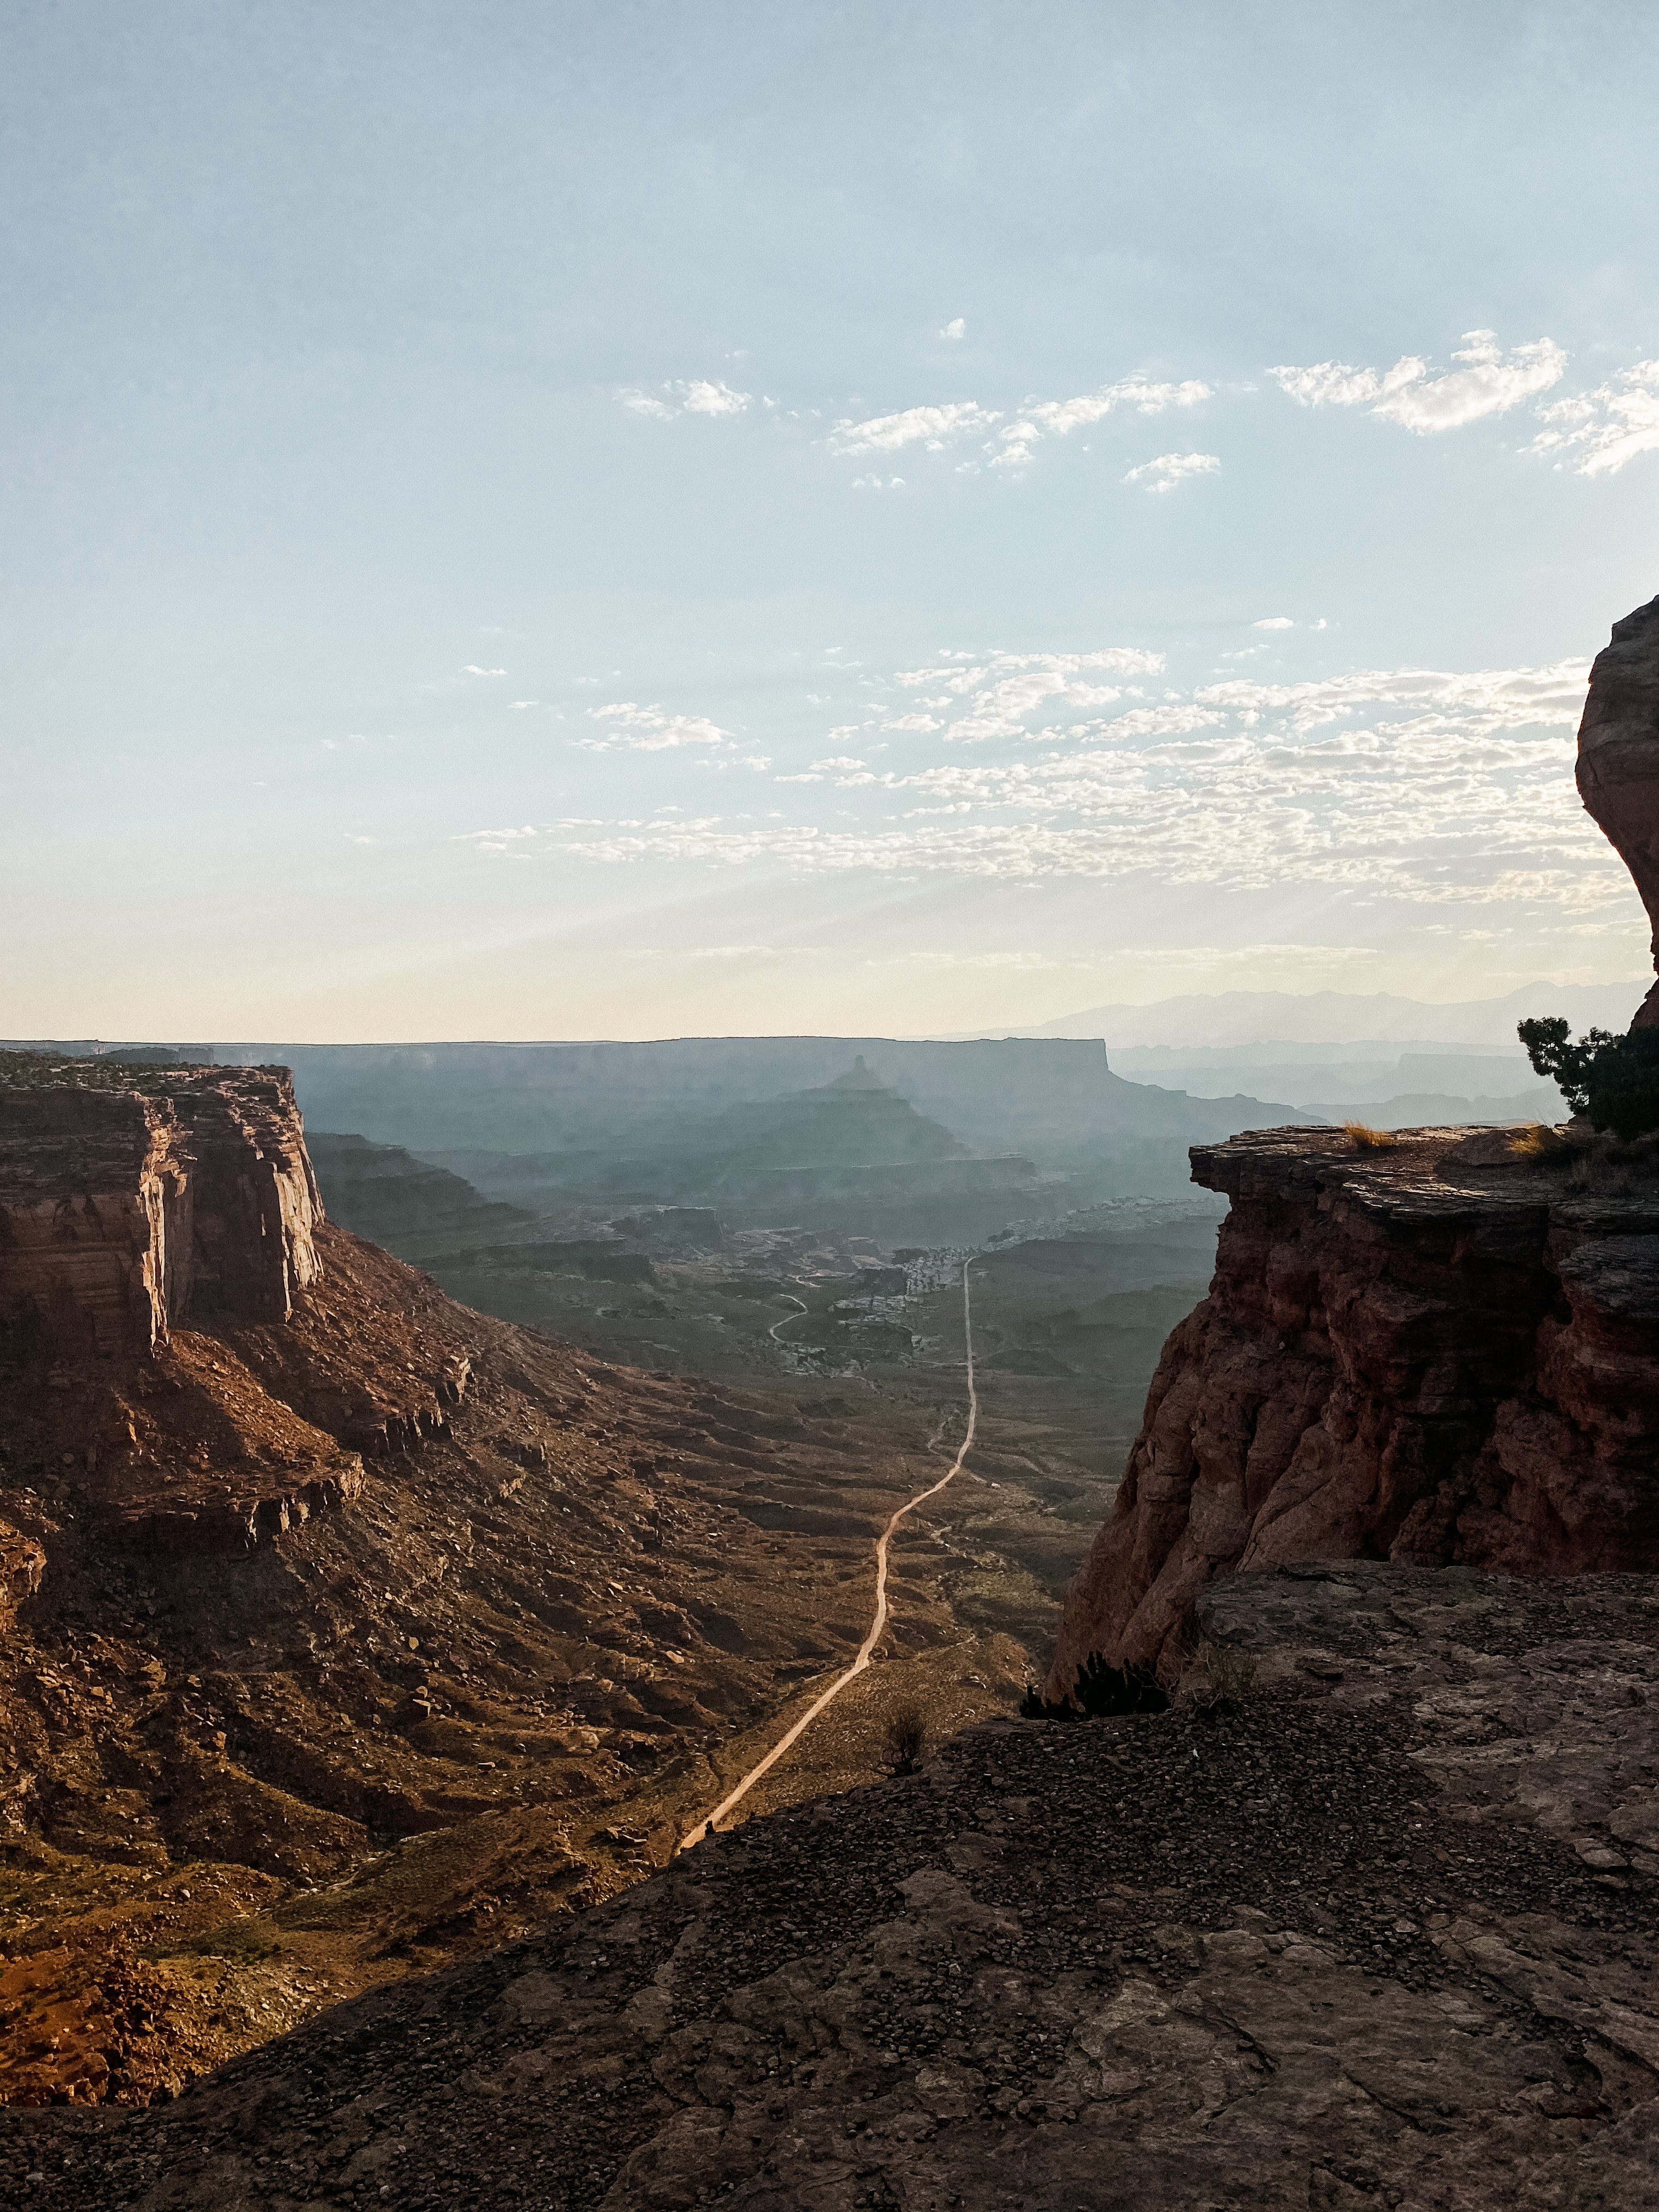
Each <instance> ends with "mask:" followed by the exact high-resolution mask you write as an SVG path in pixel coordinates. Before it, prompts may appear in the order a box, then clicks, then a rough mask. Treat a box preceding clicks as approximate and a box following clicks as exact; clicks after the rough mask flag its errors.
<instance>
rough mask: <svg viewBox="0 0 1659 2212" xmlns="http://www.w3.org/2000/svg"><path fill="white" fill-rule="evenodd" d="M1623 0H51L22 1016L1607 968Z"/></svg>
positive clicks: (1646, 371)
mask: <svg viewBox="0 0 1659 2212" xmlns="http://www.w3.org/2000/svg"><path fill="white" fill-rule="evenodd" d="M1656 95H1659V19H1656V17H1655V16H1654V15H1653V12H1652V10H1651V9H1648V8H1645V7H1641V6H1630V7H1626V6H1601V7H1587V8H1574V7H1571V6H1570V5H1560V4H1557V5H1551V6H1547V7H1527V6H1517V5H1512V4H1504V5H1494V6H1482V5H1468V6H1463V7H1460V8H1458V9H1446V8H1444V7H1443V6H1434V7H1417V6H1411V5H1405V6H1392V7H1390V6H1386V5H1384V6H1381V7H1379V6H1376V5H1371V6H1365V7H1346V6H1343V5H1340V4H1337V5H1331V4H1327V5H1320V6H1313V7H1302V6H1294V5H1272V4H1267V5H1260V6H1255V7H1252V8H1249V9H1239V8H1238V7H1237V6H1236V5H1234V6H1214V7H1210V6H1186V7H1182V6H1179V5H1173V6H1170V7H1167V8H1162V9H1146V8H1120V7H1114V6H1109V5H1098V4H1097V5H1091V6H1073V5H1067V4H1063V0H1060V4H1047V5H1042V6H1023V5H1018V4H1008V5H1003V6H992V7H987V6H975V5H971V4H969V5H963V4H960V3H959V0H958V4H952V5H951V6H949V7H945V6H935V5H931V4H921V5H914V6H909V7H906V8H902V9H893V8H892V7H890V6H869V7H864V6H851V7H837V6H829V5H826V6H822V7H816V8H811V7H799V8H795V9H779V8H777V7H775V6H774V5H768V6H756V7H745V6H720V5H714V6H707V5H705V6H700V7H690V6H684V7H682V6H678V5H658V6H650V7H629V6H627V5H617V4H610V5H606V6H604V7H587V6H565V7H557V6H553V7H549V6H540V7H532V6H509V5H489V4H487V0H486V4H483V5H477V4H475V5H470V6H468V7H466V8H465V9H462V8H459V7H437V6H422V5H420V4H407V0H405V4H401V5H398V6H396V7H391V6H379V5H374V4H365V5H356V6H353V5H349V4H348V5H345V6H339V5H331V6H329V7H309V6H307V5H304V4H294V3H293V0H290V4H287V5H284V6H283V7H282V8H280V9H270V8H256V7H251V6H237V5H226V4H218V5H206V4H204V5H199V6H193V7H190V6H170V5H167V4H165V0H163V3H162V4H157V5H154V6H150V7H148V8H146V9H143V10H133V9H122V8H115V7H88V6H77V5H75V4H70V5H67V6H63V7H60V8H57V9H52V10H51V11H46V10H38V11H33V12H32V13H30V14H29V15H28V16H27V18H26V19H23V20H22V21H21V24H20V25H19V26H15V27H14V32H13V36H12V40H11V60H10V64H9V70H8V78H7V82H6V84H5V86H4V88H3V90H0V100H3V101H4V104H5V107H6V111H7V112H6V131H5V142H4V161H5V165H6V167H5V174H4V187H5V191H6V204H7V205H8V207H9V209H10V210H12V211H13V214H12V219H11V221H10V222H9V224H8V226H7V229H6V234H5V236H4V238H3V240H0V252H3V255H4V258H5V261H6V263H7V264H8V265H7V267H6V270H5V292H6V297H7V299H8V301H9V313H8V316H7V318H6V325H5V328H4V331H3V333H0V376H3V390H4V418H5V440H4V447H3V462H0V465H3V470H4V478H5V497H6V505H7V509H8V513H9V518H10V520H9V527H8V530H7V532H6V538H5V546H4V552H3V556H0V591H3V595H4V609H5V619H4V633H3V635H4V642H3V651H4V654H5V697H6V700H7V709H6V726H7V731H8V736H7V740H6V743H7V750H8V756H9V768H8V779H7V781H8V790H9V798H10V801H11V803H10V804H9V805H8V806H7V808H6V809H5V811H4V821H3V824H0V836H3V838H4V840H5V844H4V848H3V867H4V882H3V885H0V897H3V900H4V902H5V903H4V911H3V927H4V934H5V941H6V944H7V946H8V960H7V963H6V973H5V975H4V979H3V1011H0V1026H3V1028H4V1029H5V1030H7V1031H9V1033H11V1034H58V1035H70V1034H111V1035H126V1036H132V1035H137V1034H155V1035H174V1036H272V1037H277V1036H286V1037H299V1036H313V1037H342V1038H343V1037H354V1036H365V1037H367V1036H480V1035H494V1036H592V1035H612V1036H640V1035H653V1034H665V1033H672V1032H677V1031H682V1030H793V1029H847V1030H857V1031H864V1032H867V1031H869V1030H878V1029H893V1030H910V1031H915V1030H927V1029H945V1030H951V1029H963V1028H974V1027H981V1026H988V1025H991V1024H996V1023H1000V1022H1005V1021H1006V1022H1009V1023H1022V1024H1023V1023H1034V1022H1038V1021H1042V1020H1044V1019H1047V1018H1050V1017H1053V1016H1057V1015H1060V1014H1062V1013H1064V1012H1067V1011H1068V1010H1069V1009H1071V1008H1073V1007H1076V1006H1087V1005H1090V1004H1093V1003H1097V1002H1099V1001H1101V1000H1137V999H1140V1000H1150V999H1154V998H1158V997H1161V996H1164V995H1165V994H1170V993H1172V992H1176V991H1188V990H1205V989H1218V988H1227V987H1241V988H1252V989H1255V988H1268V989H1307V990H1314V989H1321V988H1326V987H1343V988H1351V989H1364V990H1375V989H1389V990H1395V991H1403V992H1407V993H1410V994H1415V995H1419V996H1421V997H1425V998H1431V999H1462V998H1468V997H1473V996H1476V995H1479V994H1481V993H1483V992H1486V991H1490V992H1492V993H1494V994H1495V993H1498V992H1501V991H1504V990H1507V989H1509V988H1510V987H1512V986H1513V985H1515V984H1516V983H1519V982H1522V981H1527V980H1528V979H1530V978H1531V977H1532V976H1534V975H1549V976H1552V977H1554V978H1556V979H1557V980H1559V981H1563V982H1565V981H1609V980H1613V979H1616V978H1620V977H1625V976H1630V975H1638V974H1639V973H1641V972H1642V971H1643V969H1644V967H1645V965H1646V952H1645V931H1644V927H1643V925H1642V918H1641V915H1640V913H1639V909H1638V907H1637V904H1636V902H1635V899H1634V896H1633V894H1632V893H1631V892H1630V890H1628V887H1627V884H1626V881H1625V878H1624V877H1623V872H1622V871H1621V870H1620V868H1619V866H1618V865H1617V863H1616V862H1614V861H1613V860H1612V859H1611V856H1610V855H1609V854H1607V850H1606V848H1605V847H1604V846H1603V845H1602V844H1601V841H1600V839H1599V837H1598V836H1597V835H1596V833H1595V831H1594V829H1593V828H1592V827H1591V826H1590V825H1589V823H1587V822H1586V821H1585V819H1584V817H1583V816H1582V814H1581V813H1580V811H1579V810H1578V808H1577V800H1576V798H1575V796H1574V794H1573V792H1572V787H1571V757H1572V754H1571V734H1572V728H1573V726H1574V724H1575V723H1576V720H1577V706H1578V702H1579V700H1580V698H1581V697H1582V690H1583V671H1584V665H1585V664H1586V663H1587V661H1588V659H1589V657H1590V656H1591V655H1592V654H1593V653H1595V650H1596V649H1597V648H1598V647H1599V646H1600V645H1601V643H1602V642H1603V641H1604V640H1605V637H1606V634H1607V628H1608V625H1609V623H1611V622H1612V621H1613V619H1614V618H1616V617H1618V616H1619V615H1620V614H1622V613H1624V612H1625V611H1627V610H1628V609H1629V608H1630V607H1631V606H1632V605H1636V604H1638V603H1639V602H1640V601H1642V600H1644V599H1648V598H1650V597H1651V596H1652V594H1653V593H1654V592H1655V591H1656V589H1659V563H1656V561H1655V558H1654V554H1655V520H1656V516H1655V506H1656V490H1659V296H1656V281H1655V274H1656V272H1655V266H1654V262H1655V252H1656V248H1655V244H1654V236H1655V234H1654V230H1653V225H1652V221H1651V210H1652V206H1653V204H1654V196H1655V183H1656V179H1655V157H1654V150H1653V131H1652V125H1651V118H1652V116H1653V114H1654V112H1656Z"/></svg>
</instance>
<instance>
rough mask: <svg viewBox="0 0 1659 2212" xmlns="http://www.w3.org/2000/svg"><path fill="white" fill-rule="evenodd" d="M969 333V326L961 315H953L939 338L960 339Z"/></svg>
mask: <svg viewBox="0 0 1659 2212" xmlns="http://www.w3.org/2000/svg"><path fill="white" fill-rule="evenodd" d="M967 332H968V325H967V323H966V321H965V320H964V319H963V317H962V316H961V315H953V316H952V317H951V319H950V321H949V322H948V323H946V325H945V328H944V329H943V330H942V331H940V332H939V336H940V337H942V338H959V337H966V336H967Z"/></svg>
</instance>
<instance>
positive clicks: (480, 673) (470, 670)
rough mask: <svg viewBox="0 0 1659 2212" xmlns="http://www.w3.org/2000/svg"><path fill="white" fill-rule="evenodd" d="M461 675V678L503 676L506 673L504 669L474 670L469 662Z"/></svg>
mask: <svg viewBox="0 0 1659 2212" xmlns="http://www.w3.org/2000/svg"><path fill="white" fill-rule="evenodd" d="M461 673H462V675H463V676H505V675H506V673H507V671H506V669H504V668H475V667H474V666H473V665H472V663H471V661H470V660H469V661H468V662H467V664H466V666H465V668H464V669H462V671H461Z"/></svg>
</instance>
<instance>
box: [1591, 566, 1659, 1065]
mask: <svg viewBox="0 0 1659 2212" xmlns="http://www.w3.org/2000/svg"><path fill="white" fill-rule="evenodd" d="M1578 793H1579V796H1580V798H1581V799H1583V802H1584V805H1585V807H1586V809H1587V810H1588V811H1589V813H1590V814H1591V815H1592V816H1593V817H1594V818H1595V821H1596V823H1598V824H1599V826H1600V827H1601V830H1602V832H1603V834H1604V835H1605V836H1606V837H1607V840H1608V842H1610V843H1611V844H1612V846H1613V849H1614V851H1615V852H1616V853H1617V854H1618V855H1619V857H1620V860H1622V861H1623V862H1624V864H1625V866H1626V867H1627V868H1628V869H1629V870H1630V872H1631V874H1632V876H1633V877H1634V878H1635V879H1636V888H1637V890H1638V891H1639V892H1640V893H1641V896H1642V903H1643V905H1644V907H1645V908H1647V910H1648V919H1649V921H1650V923H1651V924H1652V927H1653V958H1654V966H1655V968H1656V969H1659V599H1650V600H1649V602H1648V604H1647V605H1646V606H1644V607H1638V608H1637V610H1636V611H1635V613H1634V614H1630V615H1626V617H1625V619H1624V620H1623V622H1620V623H1614V624H1613V638H1612V641H1611V642H1610V643H1609V644H1608V645H1607V647H1604V649H1603V650H1602V651H1601V653H1597V655H1596V657H1595V665H1594V666H1593V667H1592V668H1591V670H1590V685H1589V698H1588V700H1587V701H1586V702H1585V704H1584V717H1583V721H1582V722H1581V723H1580V724H1579V726H1578ZM1631 1026H1632V1028H1633V1029H1641V1028H1646V1029H1652V1028H1656V1027H1659V983H1656V984H1655V985H1654V987H1653V988H1652V990H1650V992H1649V994H1648V995H1647V997H1646V998H1645V999H1644V1000H1643V1002H1642V1006H1641V1007H1640V1010H1639V1011H1638V1013H1637V1016H1636V1019H1635V1021H1634V1022H1633V1023H1632V1024H1631Z"/></svg>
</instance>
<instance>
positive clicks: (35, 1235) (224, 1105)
mask: <svg viewBox="0 0 1659 2212" xmlns="http://www.w3.org/2000/svg"><path fill="white" fill-rule="evenodd" d="M0 1060H3V1063H4V1064H3V1065H0V1358H4V1357H7V1356H11V1357H15V1358H51V1357H66V1356H67V1357H76V1356H79V1355H82V1354H86V1353H94V1354H100V1355H105V1356H109V1357H114V1356H118V1355H120V1354H127V1353H133V1352H153V1351H154V1350H155V1347H156V1346H157V1345H158V1344H160V1343H161V1342H162V1341H163V1340H165V1339H166V1337H167V1330H168V1328H169V1325H170V1324H178V1325H182V1324H184V1323H185V1322H190V1321H191V1320H197V1321H199V1320H204V1319H208V1318H211V1317H221V1318H223V1319H225V1320H227V1321H234V1322H268V1321H286V1320H287V1319H288V1318H289V1316H290V1314H291V1313H292V1312H293V1310H294V1299H295V1293H296V1292H297V1291H300V1290H301V1289H303V1288H304V1286H305V1285H307V1284H308V1283H310V1282H312V1281H313V1280H314V1279H315V1278H316V1276H317V1274H318V1272H319V1266H318V1260H317V1251H316V1243H315V1232H316V1229H317V1225H318V1224H319V1221H320V1220H321V1218H322V1206H321V1202H320V1200H319V1198H318V1194H317V1185H316V1182H315V1180H314V1178H313V1175H312V1172H311V1164H310V1162H309V1160H308V1159H307V1157H306V1150H305V1144H304V1140H303V1138H302V1137H301V1129H300V1116H299V1112H298V1109H297V1108H296V1107H295V1103H294V1085H293V1081H292V1079H291V1078H290V1077H289V1073H288V1071H287V1069H286V1068H247V1069H243V1068H236V1069H228V1068H188V1069H183V1070H179V1071H177V1072H174V1071H173V1070H167V1071H166V1072H163V1071H161V1070H160V1069H146V1070H144V1071H143V1072H142V1074H141V1073H139V1072H138V1071H135V1070H132V1069H129V1068H121V1069H112V1068H100V1067H93V1068H86V1067H76V1066H75V1064H73V1063H68V1064H64V1065H62V1066H54V1065H53V1063H52V1062H51V1061H49V1060H35V1058H34V1056H33V1055H32V1054H22V1053H14V1054H4V1055H0Z"/></svg>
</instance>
